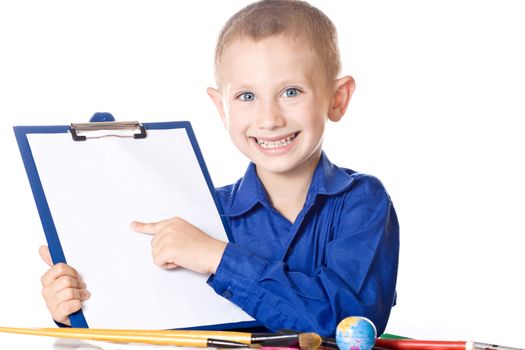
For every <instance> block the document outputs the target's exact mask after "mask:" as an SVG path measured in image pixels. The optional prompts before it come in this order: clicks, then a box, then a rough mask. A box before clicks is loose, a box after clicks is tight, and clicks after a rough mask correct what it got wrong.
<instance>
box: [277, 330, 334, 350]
mask: <svg viewBox="0 0 525 350" xmlns="http://www.w3.org/2000/svg"><path fill="white" fill-rule="evenodd" d="M278 333H282V334H297V335H299V334H302V333H301V332H298V331H293V330H291V329H281V330H279V332H278ZM306 334H308V333H306ZM314 334H315V333H314ZM318 337H319V338H316V339H315V342H316V344H317V342H318V341H320V344H319V345H317V347H316V348H318V347H322V348H326V349H333V350H339V347H338V346H337V343H336V341H335V339H334V338H328V337H321V336H318Z"/></svg>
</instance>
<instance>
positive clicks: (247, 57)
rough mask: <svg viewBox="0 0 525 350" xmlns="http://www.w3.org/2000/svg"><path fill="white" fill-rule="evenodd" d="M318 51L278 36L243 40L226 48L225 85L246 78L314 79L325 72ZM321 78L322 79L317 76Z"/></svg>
mask: <svg viewBox="0 0 525 350" xmlns="http://www.w3.org/2000/svg"><path fill="white" fill-rule="evenodd" d="M318 67H321V62H320V60H319V58H318V56H317V55H316V54H315V52H314V50H312V49H311V48H310V46H309V45H308V44H307V43H306V42H305V41H304V40H297V39H294V38H292V37H289V36H286V35H277V36H270V37H267V38H263V39H260V40H253V39H250V38H248V37H241V38H238V39H235V40H232V41H231V42H230V43H228V44H227V46H226V47H225V48H224V51H223V55H222V59H221V63H220V65H219V67H217V68H218V70H219V77H220V80H221V82H222V83H230V82H232V81H233V82H243V80H246V79H254V80H270V79H271V80H276V79H278V78H280V79H287V78H292V77H296V78H301V77H302V78H303V79H307V78H308V79H309V78H313V76H314V75H317V74H319V72H320V71H323V69H316V68H318ZM317 78H318V77H317Z"/></svg>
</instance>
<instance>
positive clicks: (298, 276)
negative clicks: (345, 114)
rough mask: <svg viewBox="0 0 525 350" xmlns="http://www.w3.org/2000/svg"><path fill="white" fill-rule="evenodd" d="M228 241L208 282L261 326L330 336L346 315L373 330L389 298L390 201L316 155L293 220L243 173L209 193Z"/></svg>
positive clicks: (394, 235) (378, 188)
mask: <svg viewBox="0 0 525 350" xmlns="http://www.w3.org/2000/svg"><path fill="white" fill-rule="evenodd" d="M217 193H218V197H219V200H220V202H221V205H222V208H223V211H224V215H225V216H226V218H227V221H228V222H229V225H230V228H231V234H232V236H233V242H230V243H228V245H227V247H226V250H225V251H224V255H223V257H222V260H221V262H220V264H219V266H218V268H217V271H216V273H215V275H213V276H212V277H211V278H210V279H209V281H208V283H209V284H210V286H211V287H212V288H213V289H214V290H215V291H216V292H217V293H218V294H220V295H222V296H223V297H225V298H226V299H229V300H230V301H231V302H233V303H235V304H237V305H238V306H239V307H241V308H242V309H243V310H244V311H246V312H247V313H248V314H249V315H251V316H252V317H254V318H255V319H256V320H257V321H258V322H259V323H261V324H263V325H264V326H266V327H267V328H269V329H271V330H274V331H276V330H279V329H293V330H297V331H315V332H317V333H319V334H321V335H324V336H333V335H334V333H335V329H336V327H337V324H338V323H339V322H340V321H341V320H342V319H343V318H345V317H348V316H365V317H367V318H369V319H370V320H372V322H373V323H374V324H375V326H376V328H377V331H378V334H381V333H383V331H384V329H385V327H386V323H387V321H388V317H389V315H390V309H391V307H392V306H393V304H394V302H395V286H396V278H397V267H398V256H399V226H398V222H397V217H396V213H395V211H394V207H393V206H392V202H391V200H390V197H389V196H388V194H387V193H386V191H385V189H384V187H383V185H382V184H381V182H380V181H379V180H378V179H376V178H375V177H372V176H370V175H365V174H362V173H357V172H354V171H352V170H349V169H343V168H339V167H337V166H335V165H334V164H332V163H331V162H330V161H329V160H328V158H327V157H326V155H325V154H324V153H323V154H322V155H321V158H320V161H319V164H318V165H317V167H316V169H315V172H314V175H313V177H312V182H311V184H310V188H309V190H308V194H307V197H306V200H305V204H304V207H303V209H302V210H301V212H300V213H299V215H298V216H297V218H296V220H295V222H293V223H291V222H289V221H288V220H287V219H286V218H284V217H283V216H282V215H281V214H280V213H279V212H278V211H277V210H276V209H275V208H273V207H272V205H271V204H270V202H269V199H268V196H267V194H266V191H265V189H264V187H263V185H262V183H261V181H260V180H259V178H258V177H257V173H256V171H255V165H254V164H253V163H252V164H250V166H249V167H248V170H247V171H246V173H245V175H244V176H243V177H242V178H241V179H240V180H239V181H237V182H236V183H234V184H232V185H229V186H225V187H222V188H218V189H217Z"/></svg>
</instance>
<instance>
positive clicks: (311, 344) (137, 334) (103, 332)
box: [0, 328, 321, 349]
mask: <svg viewBox="0 0 525 350" xmlns="http://www.w3.org/2000/svg"><path fill="white" fill-rule="evenodd" d="M13 330H14V329H13V328H3V329H2V328H0V331H10V332H11V333H14V331H13ZM18 330H19V331H18V332H19V333H22V331H27V330H28V329H18ZM21 330H22V331H21ZM29 330H30V331H31V332H33V333H31V334H34V332H40V333H48V334H49V335H50V336H55V337H65V336H64V335H67V337H71V338H78V337H79V336H82V337H85V338H79V339H92V340H97V339H93V338H86V337H90V336H97V337H99V336H101V337H118V338H119V339H123V340H122V341H125V340H126V337H131V338H136V339H139V340H149V339H151V340H152V341H162V342H165V341H171V342H177V341H178V342H179V343H181V342H182V343H184V344H181V345H180V346H200V347H204V346H207V345H205V344H204V343H203V341H204V340H206V339H212V340H213V341H215V342H217V341H219V340H220V341H225V342H232V343H236V344H242V345H244V347H248V346H249V347H255V346H263V347H296V348H297V347H299V348H301V349H317V348H319V347H320V345H321V337H320V336H319V335H318V334H316V333H294V334H282V333H246V332H231V331H204V330H121V329H90V328H41V329H33V328H30V329H29ZM25 334H27V333H25ZM39 335H46V334H39ZM102 340H103V339H102ZM111 341H117V340H111ZM191 341H195V342H197V343H198V344H200V345H185V344H188V343H189V342H190V343H191ZM129 342H131V341H129ZM134 342H139V341H134ZM215 344H216V345H218V344H217V343H215ZM236 344H232V345H236ZM173 345H178V344H173ZM226 345H227V344H224V346H222V347H225V346H226ZM236 347H237V346H236ZM238 347H242V346H238Z"/></svg>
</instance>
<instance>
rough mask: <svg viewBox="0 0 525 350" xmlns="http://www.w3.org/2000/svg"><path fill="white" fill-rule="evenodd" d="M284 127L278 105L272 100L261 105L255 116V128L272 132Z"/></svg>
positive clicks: (283, 120)
mask: <svg viewBox="0 0 525 350" xmlns="http://www.w3.org/2000/svg"><path fill="white" fill-rule="evenodd" d="M285 125H286V120H285V118H284V116H283V113H282V110H281V108H280V107H279V105H278V104H277V103H276V102H275V101H272V100H269V101H266V103H261V104H260V107H259V111H258V116H257V126H258V127H259V128H260V129H266V130H273V129H276V128H280V127H283V126H285Z"/></svg>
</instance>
